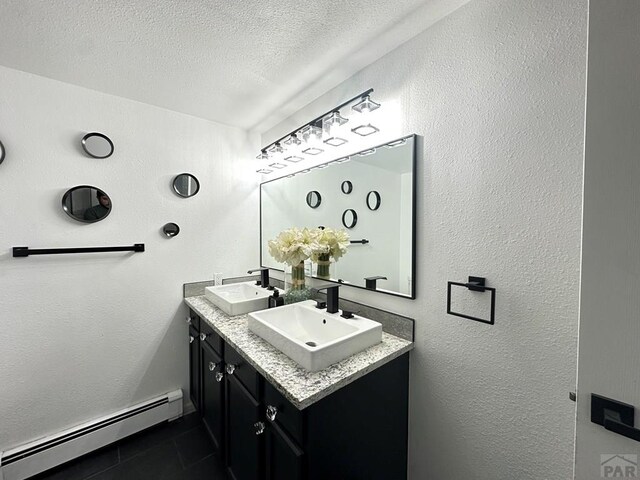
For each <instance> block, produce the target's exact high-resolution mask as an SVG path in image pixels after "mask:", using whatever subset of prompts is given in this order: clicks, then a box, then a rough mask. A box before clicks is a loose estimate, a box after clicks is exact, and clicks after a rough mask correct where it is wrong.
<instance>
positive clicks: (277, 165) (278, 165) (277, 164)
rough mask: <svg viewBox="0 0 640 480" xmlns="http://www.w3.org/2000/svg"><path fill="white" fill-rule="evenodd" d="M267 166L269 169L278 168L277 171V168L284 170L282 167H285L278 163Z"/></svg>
mask: <svg viewBox="0 0 640 480" xmlns="http://www.w3.org/2000/svg"><path fill="white" fill-rule="evenodd" d="M269 166H270V167H271V168H278V169H279V168H284V167H286V165H284V164H282V163H278V162H276V163H272V164H270V165H269Z"/></svg>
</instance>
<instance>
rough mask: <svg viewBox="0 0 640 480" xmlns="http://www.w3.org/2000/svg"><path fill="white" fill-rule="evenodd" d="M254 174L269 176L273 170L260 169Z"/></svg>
mask: <svg viewBox="0 0 640 480" xmlns="http://www.w3.org/2000/svg"><path fill="white" fill-rule="evenodd" d="M256 172H257V173H262V174H264V175H267V174H269V173H271V172H273V170H269V169H268V168H261V169H259V170H256Z"/></svg>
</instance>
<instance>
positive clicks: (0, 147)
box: [0, 142, 5, 163]
mask: <svg viewBox="0 0 640 480" xmlns="http://www.w3.org/2000/svg"><path fill="white" fill-rule="evenodd" d="M4 152H5V150H4V145H3V144H2V142H0V163H2V161H3V160H4Z"/></svg>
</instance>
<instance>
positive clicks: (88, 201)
mask: <svg viewBox="0 0 640 480" xmlns="http://www.w3.org/2000/svg"><path fill="white" fill-rule="evenodd" d="M111 207H112V205H111V199H110V198H109V196H108V195H107V194H106V193H104V192H103V191H102V190H100V189H99V188H96V187H91V186H89V185H79V186H77V187H73V188H72V189H70V190H67V191H66V193H65V194H64V195H63V196H62V209H63V210H64V211H65V212H66V213H67V215H69V216H70V217H71V218H73V219H74V220H77V221H78V222H83V223H95V222H99V221H100V220H102V219H104V218H106V217H107V216H108V215H109V214H110V213H111Z"/></svg>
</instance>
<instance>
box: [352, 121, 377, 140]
mask: <svg viewBox="0 0 640 480" xmlns="http://www.w3.org/2000/svg"><path fill="white" fill-rule="evenodd" d="M351 131H352V132H353V133H357V134H358V135H360V136H362V137H367V136H369V135H372V134H374V133H376V132H379V131H380V129H379V128H378V127H374V126H373V125H371V124H370V123H368V124H367V125H360V126H359V127H356V128H352V129H351Z"/></svg>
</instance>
